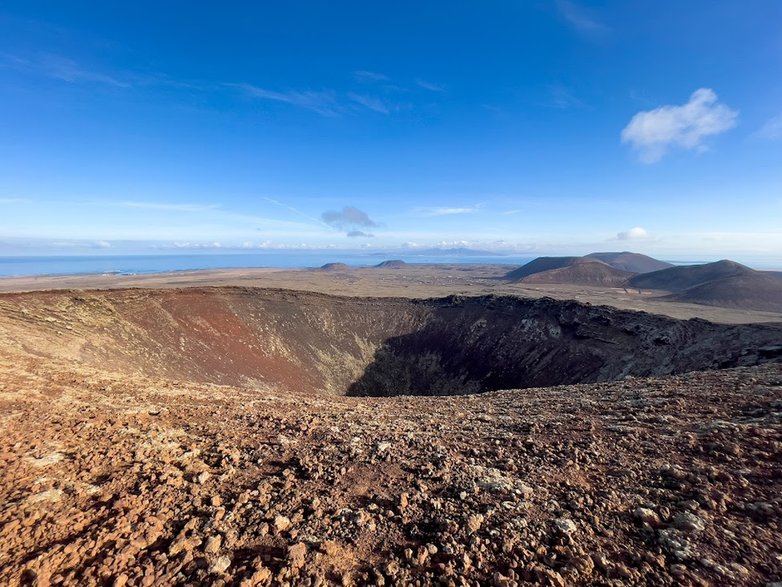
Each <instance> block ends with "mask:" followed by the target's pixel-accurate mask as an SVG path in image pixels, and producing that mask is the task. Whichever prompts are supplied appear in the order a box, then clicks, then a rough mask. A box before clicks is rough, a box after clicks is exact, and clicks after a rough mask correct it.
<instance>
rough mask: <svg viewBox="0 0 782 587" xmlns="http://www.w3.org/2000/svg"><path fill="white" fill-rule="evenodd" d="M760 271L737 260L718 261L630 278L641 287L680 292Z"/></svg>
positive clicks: (631, 283)
mask: <svg viewBox="0 0 782 587" xmlns="http://www.w3.org/2000/svg"><path fill="white" fill-rule="evenodd" d="M753 273H758V272H757V271H754V270H753V269H750V268H749V267H747V266H745V265H742V264H740V263H736V262H735V261H728V260H723V261H717V262H715V263H705V264H703V265H683V266H680V267H669V268H668V269H661V270H660V271H653V272H651V273H646V274H643V275H636V276H635V277H633V278H632V279H631V280H630V285H631V286H633V287H637V288H641V289H663V290H666V291H670V292H680V291H684V290H685V289H688V288H690V287H694V286H696V285H703V284H705V283H708V282H710V281H715V280H719V279H725V278H727V277H736V276H739V275H744V276H746V275H751V274H753Z"/></svg>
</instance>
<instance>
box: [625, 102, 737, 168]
mask: <svg viewBox="0 0 782 587" xmlns="http://www.w3.org/2000/svg"><path fill="white" fill-rule="evenodd" d="M737 118H738V112H737V111H735V110H731V109H730V108H728V107H727V106H726V105H725V104H723V103H721V102H720V101H719V100H718V98H717V94H716V93H714V90H711V89H709V88H701V89H699V90H696V91H695V92H693V93H692V95H691V96H690V99H689V101H688V102H687V103H686V104H681V105H677V106H674V105H666V106H660V107H658V108H655V109H654V110H647V111H642V112H639V113H638V114H636V115H635V116H633V118H632V119H631V120H630V122H629V123H628V125H627V126H626V127H625V128H624V129H623V130H622V142H623V143H626V144H629V145H630V146H631V147H632V148H633V149H634V150H635V151H636V152H637V153H638V157H639V159H640V160H641V161H642V162H643V163H656V162H657V161H659V160H660V159H662V158H663V157H664V156H665V154H666V153H667V152H668V151H669V149H671V148H672V147H678V148H681V149H687V150H692V151H698V152H700V151H704V150H706V149H707V145H706V143H705V141H706V139H707V138H709V137H711V136H715V135H718V134H721V133H724V132H725V131H728V130H730V129H731V128H733V127H734V126H736V119H737Z"/></svg>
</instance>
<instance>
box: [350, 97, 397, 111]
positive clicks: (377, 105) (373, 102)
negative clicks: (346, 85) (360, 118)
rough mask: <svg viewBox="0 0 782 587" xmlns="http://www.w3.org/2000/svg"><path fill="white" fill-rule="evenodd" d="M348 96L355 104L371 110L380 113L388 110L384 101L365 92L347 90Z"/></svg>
mask: <svg viewBox="0 0 782 587" xmlns="http://www.w3.org/2000/svg"><path fill="white" fill-rule="evenodd" d="M348 98H350V99H351V100H352V101H353V102H355V103H356V104H359V105H361V106H363V107H364V108H367V109H369V110H372V111H373V112H378V113H380V114H388V113H389V112H390V110H389V107H388V106H387V105H386V103H385V102H384V101H383V100H381V99H380V98H377V97H375V96H368V95H366V94H356V93H355V92H349V93H348Z"/></svg>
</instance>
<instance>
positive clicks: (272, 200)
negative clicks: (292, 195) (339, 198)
mask: <svg viewBox="0 0 782 587" xmlns="http://www.w3.org/2000/svg"><path fill="white" fill-rule="evenodd" d="M261 199H262V200H266V201H267V202H270V203H272V204H274V205H275V206H279V207H280V208H285V209H286V210H289V211H291V212H293V213H294V214H296V215H297V216H301V217H302V218H306V219H307V220H309V221H310V222H314V223H315V224H320V225H322V226H329V225H328V224H326V223H325V222H323V221H322V220H320V219H318V218H314V217H312V216H310V215H309V214H306V213H305V212H302V211H301V210H299V209H298V208H295V207H293V206H291V205H290V204H286V203H285V202H281V201H280V200H277V199H275V198H269V197H266V196H264V197H262V198H261Z"/></svg>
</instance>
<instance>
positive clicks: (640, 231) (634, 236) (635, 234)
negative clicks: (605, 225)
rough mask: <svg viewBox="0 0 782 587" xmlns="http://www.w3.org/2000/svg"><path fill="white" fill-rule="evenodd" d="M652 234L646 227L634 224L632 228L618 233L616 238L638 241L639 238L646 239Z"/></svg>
mask: <svg viewBox="0 0 782 587" xmlns="http://www.w3.org/2000/svg"><path fill="white" fill-rule="evenodd" d="M651 236H652V235H651V234H649V231H648V230H646V229H645V228H641V227H640V226H634V227H633V228H631V229H630V230H625V231H623V232H620V233H619V234H617V235H616V238H618V239H619V240H620V241H637V240H646V239H649V238H651Z"/></svg>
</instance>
